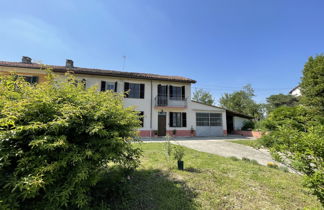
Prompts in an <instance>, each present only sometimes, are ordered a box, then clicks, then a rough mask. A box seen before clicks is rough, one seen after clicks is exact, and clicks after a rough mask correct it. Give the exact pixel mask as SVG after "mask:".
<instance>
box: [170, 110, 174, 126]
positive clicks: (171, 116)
mask: <svg viewBox="0 0 324 210" xmlns="http://www.w3.org/2000/svg"><path fill="white" fill-rule="evenodd" d="M169 122H170V125H169V126H170V127H173V112H170V119H169Z"/></svg>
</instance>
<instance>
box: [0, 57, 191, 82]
mask: <svg viewBox="0 0 324 210" xmlns="http://www.w3.org/2000/svg"><path fill="white" fill-rule="evenodd" d="M0 66H6V67H16V68H31V69H41V68H51V69H52V70H53V71H54V72H58V73H65V72H67V71H72V72H74V73H75V74H87V75H99V76H111V77H125V78H136V79H148V80H162V81H173V82H185V83H196V81H195V80H193V79H189V78H186V77H181V76H167V75H159V74H150V73H137V72H125V71H116V70H105V69H95V68H82V67H73V68H67V67H66V66H56V65H44V64H37V63H31V64H28V63H21V62H8V61H0Z"/></svg>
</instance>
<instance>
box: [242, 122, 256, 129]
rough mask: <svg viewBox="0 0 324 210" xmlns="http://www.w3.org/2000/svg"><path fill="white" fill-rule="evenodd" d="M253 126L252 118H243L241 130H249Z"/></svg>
mask: <svg viewBox="0 0 324 210" xmlns="http://www.w3.org/2000/svg"><path fill="white" fill-rule="evenodd" d="M254 128H255V123H254V122H253V121H252V120H245V121H244V122H243V126H242V130H243V131H250V130H253V129H254Z"/></svg>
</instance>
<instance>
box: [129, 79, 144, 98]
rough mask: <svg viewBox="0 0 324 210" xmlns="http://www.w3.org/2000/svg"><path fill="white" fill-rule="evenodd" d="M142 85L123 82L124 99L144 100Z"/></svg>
mask: <svg viewBox="0 0 324 210" xmlns="http://www.w3.org/2000/svg"><path fill="white" fill-rule="evenodd" d="M144 90H145V85H144V84H137V83H128V82H125V86H124V91H125V92H126V94H125V97H126V98H144Z"/></svg>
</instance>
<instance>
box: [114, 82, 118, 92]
mask: <svg viewBox="0 0 324 210" xmlns="http://www.w3.org/2000/svg"><path fill="white" fill-rule="evenodd" d="M117 85H118V82H117V81H116V82H115V92H117Z"/></svg>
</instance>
